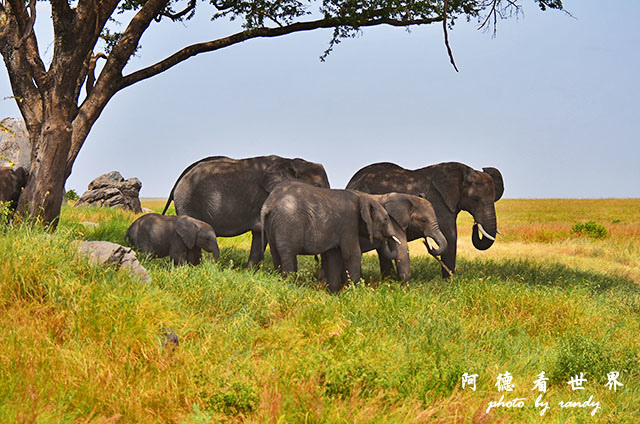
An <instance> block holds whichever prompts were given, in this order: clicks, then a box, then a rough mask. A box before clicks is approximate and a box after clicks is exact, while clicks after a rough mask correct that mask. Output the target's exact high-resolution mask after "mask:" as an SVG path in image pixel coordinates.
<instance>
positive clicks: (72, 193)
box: [67, 189, 80, 202]
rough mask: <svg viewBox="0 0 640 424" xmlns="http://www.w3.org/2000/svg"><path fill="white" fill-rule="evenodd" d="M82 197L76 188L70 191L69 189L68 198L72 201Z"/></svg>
mask: <svg viewBox="0 0 640 424" xmlns="http://www.w3.org/2000/svg"><path fill="white" fill-rule="evenodd" d="M79 198H80V196H78V193H76V191H75V190H74V189H71V190H69V191H67V200H68V201H70V202H75V201H77V200H78V199H79Z"/></svg>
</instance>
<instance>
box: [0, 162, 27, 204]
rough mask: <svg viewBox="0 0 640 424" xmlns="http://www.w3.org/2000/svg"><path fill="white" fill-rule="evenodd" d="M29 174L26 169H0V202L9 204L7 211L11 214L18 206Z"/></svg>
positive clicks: (8, 167)
mask: <svg viewBox="0 0 640 424" xmlns="http://www.w3.org/2000/svg"><path fill="white" fill-rule="evenodd" d="M28 178H29V173H28V172H27V170H26V169H24V168H22V167H20V168H13V167H11V166H3V167H1V168H0V201H2V202H10V204H9V209H10V210H11V212H12V213H13V212H14V211H15V210H16V206H17V205H18V199H19V198H20V194H21V193H22V189H23V188H24V186H26V185H27V179H28Z"/></svg>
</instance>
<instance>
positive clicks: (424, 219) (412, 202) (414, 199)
mask: <svg viewBox="0 0 640 424" xmlns="http://www.w3.org/2000/svg"><path fill="white" fill-rule="evenodd" d="M372 196H373V198H374V199H375V200H377V201H378V202H380V204H381V205H382V206H383V207H384V208H385V210H386V211H387V212H388V213H389V216H390V217H391V218H392V219H391V222H392V223H393V225H394V230H395V233H396V234H397V236H398V238H399V239H400V245H399V246H398V253H397V255H395V264H396V270H397V275H398V278H400V279H401V280H403V281H409V280H410V279H411V269H410V264H411V261H410V258H409V246H408V244H407V243H408V242H410V241H413V240H416V239H419V238H424V239H425V245H426V246H427V249H428V250H429V253H431V254H432V255H434V256H437V255H441V254H442V253H443V252H445V251H446V250H447V239H446V238H445V236H444V234H443V233H442V231H440V227H439V226H438V220H437V218H436V213H435V210H434V209H433V207H432V206H431V203H430V202H429V201H428V200H426V199H423V198H422V197H418V196H414V195H411V194H405V193H395V192H394V193H387V194H378V195H372ZM427 238H432V239H433V240H435V242H436V243H437V245H438V247H437V248H433V249H432V248H430V247H429V244H428V243H426V239H427ZM384 247H385V246H383V245H382V244H381V243H376V244H372V243H369V241H368V240H367V239H365V238H362V237H361V238H360V249H361V250H362V252H368V251H370V250H373V249H376V250H377V252H378V257H379V258H387V260H381V261H380V273H381V274H382V275H383V276H385V277H386V276H391V275H392V273H393V267H389V265H390V264H391V262H390V261H389V255H388V254H387V253H385V252H384Z"/></svg>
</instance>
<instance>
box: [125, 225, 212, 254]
mask: <svg viewBox="0 0 640 424" xmlns="http://www.w3.org/2000/svg"><path fill="white" fill-rule="evenodd" d="M125 239H128V240H129V242H130V243H131V244H132V245H133V246H135V247H137V248H138V249H140V251H142V252H145V253H152V254H154V255H156V256H159V257H162V256H169V257H170V258H171V259H172V260H173V263H174V264H176V265H177V264H179V263H184V262H185V260H186V261H187V262H189V263H190V264H192V265H198V264H199V263H200V259H201V258H202V250H201V249H204V250H206V251H208V252H211V253H213V257H214V258H215V259H218V257H219V256H220V249H219V248H218V240H217V238H216V233H215V232H214V231H213V228H212V227H211V225H209V224H207V223H206V222H203V221H200V220H199V219H195V218H192V217H190V216H187V215H181V216H165V215H160V214H157V213H148V214H146V215H143V216H141V217H140V218H138V219H136V220H135V221H134V222H133V224H131V226H130V227H129V229H128V230H127V234H126V235H125Z"/></svg>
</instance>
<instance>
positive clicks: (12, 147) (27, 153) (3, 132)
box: [0, 118, 31, 171]
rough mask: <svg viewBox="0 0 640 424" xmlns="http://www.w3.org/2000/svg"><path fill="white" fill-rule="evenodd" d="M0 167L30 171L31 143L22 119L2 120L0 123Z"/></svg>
mask: <svg viewBox="0 0 640 424" xmlns="http://www.w3.org/2000/svg"><path fill="white" fill-rule="evenodd" d="M0 125H1V126H0V156H2V157H0V166H10V163H9V162H7V159H8V160H9V161H11V162H12V163H13V164H14V166H15V167H16V168H19V167H23V168H24V169H26V170H27V171H28V170H30V169H31V143H30V142H29V135H28V134H27V127H26V126H25V125H24V121H23V120H22V119H16V118H4V119H3V120H2V121H0Z"/></svg>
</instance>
